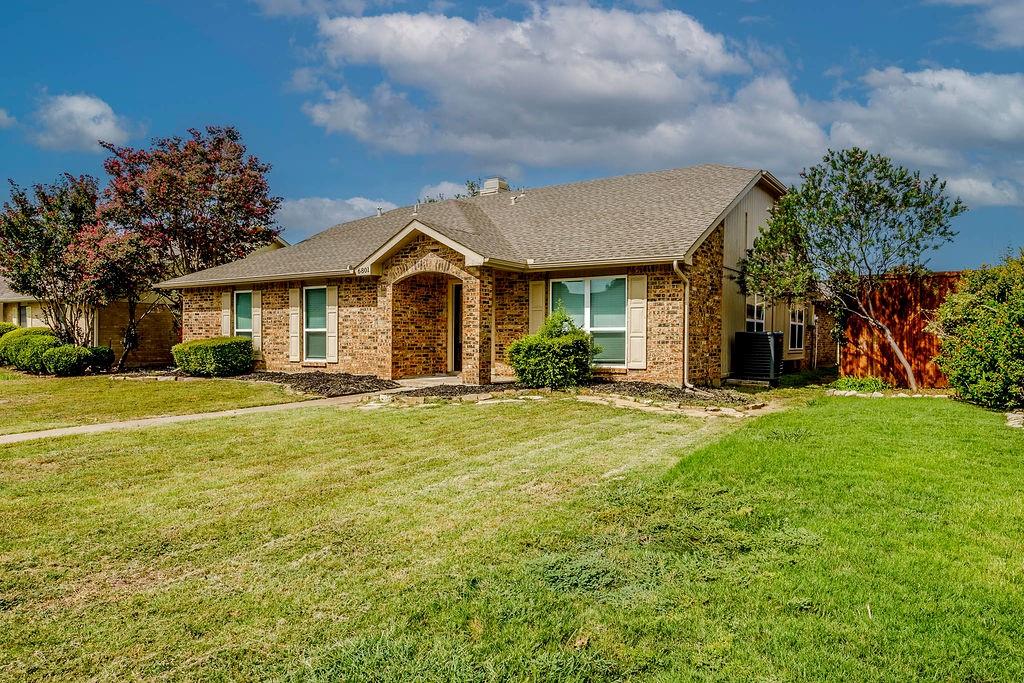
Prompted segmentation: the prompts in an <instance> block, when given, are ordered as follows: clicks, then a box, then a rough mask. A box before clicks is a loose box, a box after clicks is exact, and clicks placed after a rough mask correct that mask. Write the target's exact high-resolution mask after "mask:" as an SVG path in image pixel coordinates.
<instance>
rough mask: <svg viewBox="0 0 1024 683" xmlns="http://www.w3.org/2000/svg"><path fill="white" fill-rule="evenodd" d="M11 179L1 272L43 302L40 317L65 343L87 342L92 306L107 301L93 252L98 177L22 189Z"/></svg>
mask: <svg viewBox="0 0 1024 683" xmlns="http://www.w3.org/2000/svg"><path fill="white" fill-rule="evenodd" d="M9 182H10V184H11V198H10V201H8V202H5V203H4V205H3V210H2V212H0V276H3V277H4V278H6V279H7V281H8V282H9V283H10V284H11V287H12V288H14V290H15V291H18V292H23V293H24V294H28V295H29V296H32V297H33V298H35V299H38V300H39V301H41V302H42V311H43V320H44V321H45V322H46V324H47V325H48V326H49V327H50V328H51V329H52V330H53V331H54V333H55V334H56V335H57V337H59V338H60V339H61V341H63V342H65V343H69V344H77V345H79V346H85V345H88V344H89V342H90V341H91V337H92V330H93V322H94V320H95V310H96V307H97V306H101V305H103V304H105V303H107V302H109V301H110V292H109V291H108V290H107V289H106V288H105V282H104V280H103V278H102V277H100V273H99V270H100V268H101V264H100V260H99V259H98V258H97V252H96V248H98V247H99V242H98V240H97V239H94V238H97V237H98V235H99V232H100V231H101V229H102V228H101V227H100V226H98V225H97V219H96V202H97V196H98V191H97V183H96V179H95V178H92V177H90V176H85V175H83V176H72V175H69V174H68V175H64V176H63V177H62V178H60V179H59V180H57V182H55V183H53V184H49V185H47V184H37V185H34V186H33V187H32V188H31V189H24V188H22V187H19V186H18V185H16V184H15V183H14V181H9Z"/></svg>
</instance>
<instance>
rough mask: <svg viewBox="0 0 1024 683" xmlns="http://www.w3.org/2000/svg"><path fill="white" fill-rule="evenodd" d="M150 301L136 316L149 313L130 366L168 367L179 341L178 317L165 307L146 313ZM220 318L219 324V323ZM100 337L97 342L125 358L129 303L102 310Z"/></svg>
mask: <svg viewBox="0 0 1024 683" xmlns="http://www.w3.org/2000/svg"><path fill="white" fill-rule="evenodd" d="M149 305H150V304H148V303H141V304H139V307H138V310H137V312H136V315H142V314H143V313H145V314H146V317H145V318H143V319H142V322H141V323H139V348H137V349H136V350H134V351H132V352H131V353H130V354H128V367H132V368H138V367H164V366H167V365H170V364H172V363H173V359H172V358H171V347H172V346H174V345H175V344H177V343H178V333H177V332H176V331H175V329H174V316H173V315H171V312H170V311H169V310H167V308H165V307H163V306H158V307H157V308H154V309H153V310H152V311H149V312H148V313H146V311H147V309H148V307H149ZM219 320H220V319H219V318H218V325H219ZM96 321H97V327H98V328H99V336H98V338H97V342H98V343H99V344H100V345H102V346H110V347H111V348H113V349H114V357H115V358H120V357H121V349H122V346H121V337H122V335H123V334H124V328H125V327H126V326H127V324H128V304H126V303H124V302H120V301H119V302H116V303H113V304H110V305H109V306H105V307H103V308H102V309H100V312H99V315H98V316H97V319H96Z"/></svg>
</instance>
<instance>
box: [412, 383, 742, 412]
mask: <svg viewBox="0 0 1024 683" xmlns="http://www.w3.org/2000/svg"><path fill="white" fill-rule="evenodd" d="M523 388H525V387H523V386H522V385H520V384H518V383H515V382H504V383H497V384H475V385H474V384H438V385H437V386H433V387H423V388H421V389H414V390H412V391H403V392H402V395H403V396H438V397H442V398H443V397H452V398H456V397H459V396H465V395H467V394H487V393H493V392H497V391H507V390H510V389H512V390H516V389H523ZM580 388H581V389H582V390H584V391H589V392H591V393H599V394H618V395H619V396H631V397H633V398H649V399H651V400H655V401H676V402H679V403H686V404H689V405H715V406H743V405H750V404H753V403H756V402H757V399H756V398H755V397H753V396H750V395H748V394H744V393H741V392H738V391H733V390H731V389H717V388H707V389H705V388H700V389H682V388H680V387H673V386H669V385H667V384H656V383H654V382H613V381H603V380H594V381H593V382H591V383H590V384H588V385H586V386H583V387H580Z"/></svg>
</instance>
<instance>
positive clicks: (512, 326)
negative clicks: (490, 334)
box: [494, 271, 542, 377]
mask: <svg viewBox="0 0 1024 683" xmlns="http://www.w3.org/2000/svg"><path fill="white" fill-rule="evenodd" d="M538 279H542V276H541V277H537V276H534V275H533V274H529V275H528V274H526V273H510V272H507V271H497V272H495V273H494V374H495V375H496V376H498V377H511V376H512V375H513V374H514V373H513V372H512V367H511V366H510V365H509V364H508V346H509V344H511V343H512V342H514V341H515V340H516V339H519V338H520V337H523V336H525V335H527V334H529V331H530V281H531V280H538Z"/></svg>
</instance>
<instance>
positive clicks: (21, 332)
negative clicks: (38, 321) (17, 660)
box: [0, 327, 53, 365]
mask: <svg viewBox="0 0 1024 683" xmlns="http://www.w3.org/2000/svg"><path fill="white" fill-rule="evenodd" d="M37 336H45V337H53V332H52V331H51V330H50V329H49V328H48V327H19V328H18V329H16V330H13V331H11V332H8V333H7V334H5V335H4V336H2V337H0V365H16V364H17V362H16V361H17V357H18V354H19V353H20V352H21V349H22V348H23V347H24V346H25V344H27V343H28V341H29V339H30V338H32V337H37Z"/></svg>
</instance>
